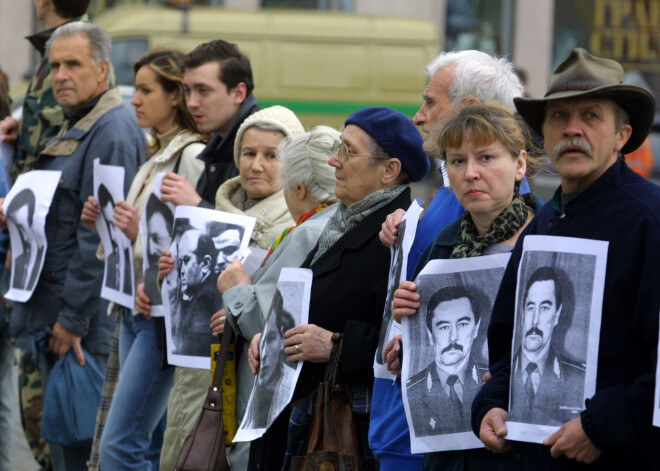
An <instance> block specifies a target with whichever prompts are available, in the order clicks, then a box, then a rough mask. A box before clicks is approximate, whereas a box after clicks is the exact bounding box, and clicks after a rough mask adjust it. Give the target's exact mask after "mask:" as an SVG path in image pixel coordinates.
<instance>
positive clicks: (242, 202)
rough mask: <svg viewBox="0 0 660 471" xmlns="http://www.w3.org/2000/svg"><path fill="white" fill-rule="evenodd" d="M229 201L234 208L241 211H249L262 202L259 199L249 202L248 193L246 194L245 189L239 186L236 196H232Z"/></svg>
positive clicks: (235, 192)
mask: <svg viewBox="0 0 660 471" xmlns="http://www.w3.org/2000/svg"><path fill="white" fill-rule="evenodd" d="M229 200H230V201H231V203H232V204H233V205H234V206H236V207H237V208H238V209H240V210H241V211H247V210H248V209H250V208H251V207H252V206H254V205H255V204H257V203H258V202H259V201H261V200H260V199H258V200H249V201H248V199H247V193H246V192H245V190H244V189H243V187H242V186H239V187H238V188H236V191H234V194H233V195H231V197H230V198H229Z"/></svg>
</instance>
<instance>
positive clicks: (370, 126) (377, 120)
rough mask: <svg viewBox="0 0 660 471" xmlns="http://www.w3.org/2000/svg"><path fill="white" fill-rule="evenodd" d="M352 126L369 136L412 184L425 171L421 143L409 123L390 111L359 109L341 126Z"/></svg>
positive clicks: (416, 131) (420, 138) (426, 162)
mask: <svg viewBox="0 0 660 471" xmlns="http://www.w3.org/2000/svg"><path fill="white" fill-rule="evenodd" d="M349 124H354V125H355V126H357V127H359V128H360V129H362V130H363V131H364V132H366V133H367V134H369V135H370V136H371V137H372V138H373V139H374V140H375V141H376V142H377V143H378V144H379V145H380V146H381V147H382V148H383V149H385V150H386V151H387V152H388V153H389V154H390V155H391V156H392V157H394V158H396V159H399V161H400V162H401V166H402V167H403V169H404V170H405V171H406V173H407V174H408V175H409V176H410V179H411V180H412V181H414V182H418V181H420V180H421V179H422V178H424V177H425V176H426V174H427V173H428V171H429V166H430V162H429V158H428V156H427V155H426V153H425V152H424V150H423V149H422V145H423V144H424V139H422V135H421V134H420V133H419V130H418V129H417V127H416V126H415V125H414V124H413V122H412V121H411V120H410V118H408V117H407V116H406V115H404V114H403V113H400V112H398V111H396V110H393V109H391V108H381V107H375V106H373V107H369V108H362V109H361V110H359V111H356V112H355V113H353V114H352V115H350V116H349V117H348V119H347V120H346V122H345V123H344V125H346V126H348V125H349Z"/></svg>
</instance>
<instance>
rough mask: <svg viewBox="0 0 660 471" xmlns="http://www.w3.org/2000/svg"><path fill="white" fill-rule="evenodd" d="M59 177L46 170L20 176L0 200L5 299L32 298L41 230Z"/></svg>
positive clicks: (40, 263)
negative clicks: (5, 242) (5, 246)
mask: <svg viewBox="0 0 660 471" xmlns="http://www.w3.org/2000/svg"><path fill="white" fill-rule="evenodd" d="M60 176H61V172H56V171H46V170H33V171H32V172H28V173H26V174H23V175H21V176H19V178H18V179H17V180H16V183H15V184H14V186H13V187H12V190H11V191H10V192H9V194H8V195H7V197H6V198H5V200H4V203H3V211H4V214H5V215H6V216H7V218H8V222H7V228H8V230H9V238H10V243H11V249H12V250H11V254H12V270H11V280H10V283H9V291H8V292H7V294H6V295H5V296H6V297H7V298H8V299H12V300H14V301H27V300H29V299H30V296H32V292H33V291H34V287H35V285H36V282H37V280H38V279H39V275H40V274H41V270H42V268H43V264H44V257H45V255H46V234H45V230H44V227H45V223H46V217H47V215H48V211H49V209H50V205H51V202H52V200H53V195H54V194H55V189H56V188H57V185H58V183H59V180H60Z"/></svg>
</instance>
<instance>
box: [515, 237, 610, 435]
mask: <svg viewBox="0 0 660 471" xmlns="http://www.w3.org/2000/svg"><path fill="white" fill-rule="evenodd" d="M608 245H609V243H608V242H604V241H599V240H589V239H578V238H569V237H554V236H527V237H525V240H524V241H523V253H522V257H521V260H520V265H519V266H518V283H517V286H516V308H515V324H514V331H513V341H512V346H511V377H510V388H509V413H508V416H507V421H506V426H507V429H508V434H507V436H506V438H507V439H510V440H518V441H524V442H531V443H542V442H543V440H544V439H545V438H547V437H549V436H550V435H552V434H553V433H554V432H556V431H557V430H559V428H560V427H561V426H562V425H563V424H565V423H566V422H568V421H570V420H573V419H575V418H577V417H579V416H580V412H581V411H582V410H583V409H584V407H585V400H586V399H588V398H590V397H591V396H593V395H594V393H595V392H596V374H597V368H598V348H599V342H600V323H601V315H602V310H603V290H604V287H605V271H606V264H607V247H608Z"/></svg>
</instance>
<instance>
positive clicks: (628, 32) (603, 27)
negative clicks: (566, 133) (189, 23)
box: [0, 0, 660, 96]
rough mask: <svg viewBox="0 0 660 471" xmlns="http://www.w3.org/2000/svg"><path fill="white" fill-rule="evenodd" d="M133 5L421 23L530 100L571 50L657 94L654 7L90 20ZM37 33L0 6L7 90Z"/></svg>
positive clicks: (525, 1)
mask: <svg viewBox="0 0 660 471" xmlns="http://www.w3.org/2000/svg"><path fill="white" fill-rule="evenodd" d="M139 4H151V5H156V4H158V5H163V6H167V7H169V8H189V9H195V8H196V7H198V6H205V7H208V6H211V7H217V8H225V9H231V10H243V11H256V10H261V9H264V10H267V9H278V8H294V9H304V10H319V11H338V12H344V13H346V14H352V13H353V14H357V15H379V16H401V17H410V18H419V19H425V20H429V21H431V22H432V23H434V24H435V25H436V27H437V31H438V36H437V38H438V39H437V41H438V45H437V46H438V48H437V50H438V51H440V50H452V49H471V48H475V49H481V50H485V51H489V52H495V53H497V54H500V55H505V56H507V57H509V58H510V59H511V60H513V61H514V63H515V64H516V65H517V66H518V67H520V68H521V69H523V70H524V71H525V72H526V74H527V90H528V93H529V94H530V95H531V96H541V95H542V94H543V93H544V91H545V88H546V84H547V80H548V77H549V75H550V73H551V71H552V69H553V68H554V66H555V65H556V64H557V63H558V62H559V61H560V60H561V58H562V57H564V56H565V55H566V54H567V52H568V51H570V49H571V48H572V47H575V46H582V47H585V48H587V49H589V50H591V51H592V52H594V53H595V54H598V55H603V56H607V57H612V58H614V59H616V60H619V61H620V62H622V63H623V64H624V66H625V67H626V69H627V71H629V72H630V73H629V80H630V81H634V82H635V83H639V84H642V85H645V86H647V87H648V88H650V89H651V90H652V91H654V93H656V95H658V92H659V91H660V70H659V69H660V65H659V64H660V62H659V61H660V41H659V39H660V0H581V1H579V2H575V1H574V0H489V1H486V2H484V1H479V0H406V1H401V0H93V1H92V5H91V8H90V12H91V14H92V16H95V15H99V14H101V13H103V12H104V11H107V10H108V9H113V8H119V7H122V6H123V7H125V6H131V5H139ZM38 29H40V25H39V24H38V22H37V21H36V19H35V18H34V6H33V2H31V1H27V0H24V1H16V0H0V32H1V34H2V40H0V65H1V66H2V67H3V68H4V69H5V70H7V72H8V73H9V76H10V78H11V80H12V82H13V83H16V81H18V80H20V78H21V77H23V76H26V75H29V73H30V71H31V70H32V68H33V66H34V64H35V61H36V56H35V54H34V53H33V52H32V50H31V48H30V47H29V45H28V43H27V41H24V40H22V38H23V37H25V36H26V35H28V34H31V33H32V32H34V31H36V30H38Z"/></svg>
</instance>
